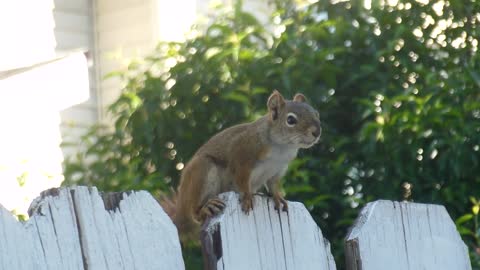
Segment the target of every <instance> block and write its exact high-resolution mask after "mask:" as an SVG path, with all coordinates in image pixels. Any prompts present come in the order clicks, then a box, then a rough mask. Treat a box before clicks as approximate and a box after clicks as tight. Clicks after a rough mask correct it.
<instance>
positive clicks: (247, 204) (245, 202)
mask: <svg viewBox="0 0 480 270" xmlns="http://www.w3.org/2000/svg"><path fill="white" fill-rule="evenodd" d="M240 203H241V204H242V210H243V212H244V213H245V214H248V212H250V210H253V196H252V194H247V193H244V194H243V196H242V198H241V199H240Z"/></svg>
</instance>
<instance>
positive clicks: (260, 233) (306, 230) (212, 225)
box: [202, 192, 336, 270]
mask: <svg viewBox="0 0 480 270" xmlns="http://www.w3.org/2000/svg"><path fill="white" fill-rule="evenodd" d="M220 198H221V199H222V200H223V201H224V202H225V203H226V208H225V210H224V212H223V213H222V214H220V215H218V216H217V217H215V218H213V219H211V220H210V221H209V222H208V223H207V224H205V225H204V227H203V230H202V246H203V250H204V260H205V270H213V269H224V270H236V269H276V270H277V269H278V270H282V269H297V270H302V269H305V270H307V269H318V270H335V269H336V268H335V262H334V260H333V256H332V254H331V253H330V244H329V242H328V241H327V240H326V239H325V238H324V237H323V235H322V232H321V230H320V229H319V228H318V226H317V224H316V223H315V222H314V220H313V219H312V217H311V216H310V213H309V212H308V211H307V209H306V208H305V206H304V205H303V204H301V203H298V202H289V211H288V213H286V212H279V211H277V210H275V209H274V206H273V201H272V199H271V198H268V197H265V196H260V195H256V196H254V208H253V211H252V212H250V213H249V214H248V215H246V214H245V213H243V212H242V210H241V206H240V204H239V197H238V194H236V193H233V192H228V193H224V194H221V195H220Z"/></svg>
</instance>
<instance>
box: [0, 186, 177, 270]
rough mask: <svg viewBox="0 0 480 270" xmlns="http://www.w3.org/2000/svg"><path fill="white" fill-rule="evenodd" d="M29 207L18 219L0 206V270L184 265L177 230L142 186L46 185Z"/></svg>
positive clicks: (173, 268)
mask: <svg viewBox="0 0 480 270" xmlns="http://www.w3.org/2000/svg"><path fill="white" fill-rule="evenodd" d="M106 208H107V209H106ZM31 213H32V214H33V215H32V217H31V218H30V219H29V220H28V221H27V222H26V223H20V222H17V221H16V220H15V218H14V217H13V216H12V215H11V214H10V213H9V212H8V211H7V210H5V209H4V208H3V207H1V206H0V250H1V252H0V269H1V270H3V269H4V270H10V269H18V270H34V269H35V270H36V269H49V270H57V269H58V270H63V269H78V270H86V269H89V270H96V269H99V270H100V269H101V270H104V269H112V270H113V269H115V270H116V269H128V270H130V269H165V270H183V269H185V266H184V263H183V259H182V254H181V249H180V243H179V241H178V235H177V230H176V228H175V226H174V225H173V223H172V222H171V220H170V218H169V217H168V216H167V215H166V214H165V212H164V211H163V209H162V208H161V207H160V205H159V204H158V202H157V201H156V200H155V199H154V198H153V197H152V196H151V195H150V194H149V193H147V192H144V191H140V192H132V193H130V194H127V193H123V194H122V193H118V194H111V195H109V194H104V195H101V194H99V193H98V191H97V189H96V188H87V187H76V188H61V189H52V190H49V191H47V192H44V193H43V195H42V197H41V198H39V199H36V200H35V201H34V202H33V203H32V208H31Z"/></svg>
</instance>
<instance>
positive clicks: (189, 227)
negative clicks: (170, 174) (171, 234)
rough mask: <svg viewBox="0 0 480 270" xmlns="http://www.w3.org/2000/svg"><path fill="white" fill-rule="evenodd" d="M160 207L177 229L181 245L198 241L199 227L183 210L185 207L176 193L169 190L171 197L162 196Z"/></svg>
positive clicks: (186, 210)
mask: <svg viewBox="0 0 480 270" xmlns="http://www.w3.org/2000/svg"><path fill="white" fill-rule="evenodd" d="M160 205H161V206H162V208H163V210H164V211H165V213H167V215H168V216H169V217H170V218H171V219H172V221H173V223H174V224H175V226H176V227H177V230H178V234H179V237H180V240H181V241H182V242H183V243H184V242H185V241H192V240H197V239H198V234H199V232H200V226H199V224H198V223H197V222H196V221H195V220H193V216H192V213H190V212H191V211H188V209H185V208H186V207H185V206H184V205H183V204H182V202H181V199H180V198H179V195H178V192H176V191H175V190H173V189H171V195H166V194H162V195H161V196H160Z"/></svg>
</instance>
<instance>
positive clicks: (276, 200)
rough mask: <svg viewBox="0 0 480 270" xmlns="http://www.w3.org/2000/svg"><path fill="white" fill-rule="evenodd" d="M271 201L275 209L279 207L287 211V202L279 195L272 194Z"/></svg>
mask: <svg viewBox="0 0 480 270" xmlns="http://www.w3.org/2000/svg"><path fill="white" fill-rule="evenodd" d="M273 202H274V204H275V210H279V209H280V207H281V208H282V211H285V212H288V203H287V201H286V200H285V199H284V198H283V197H282V196H281V195H279V194H277V195H273ZM282 205H283V207H282Z"/></svg>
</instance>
